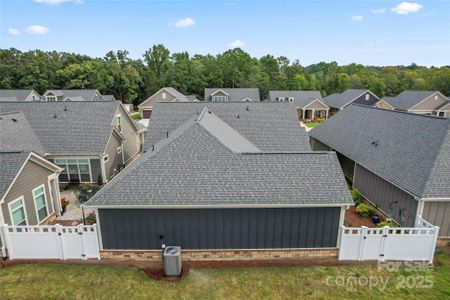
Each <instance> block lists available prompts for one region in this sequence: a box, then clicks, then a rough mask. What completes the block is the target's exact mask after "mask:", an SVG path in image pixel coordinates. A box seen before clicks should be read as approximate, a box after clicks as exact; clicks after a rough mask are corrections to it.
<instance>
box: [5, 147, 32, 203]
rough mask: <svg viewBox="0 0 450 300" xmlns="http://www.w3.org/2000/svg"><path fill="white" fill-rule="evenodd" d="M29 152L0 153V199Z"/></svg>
mask: <svg viewBox="0 0 450 300" xmlns="http://www.w3.org/2000/svg"><path fill="white" fill-rule="evenodd" d="M29 154H30V152H29V151H28V152H0V199H2V198H3V196H4V195H5V193H6V191H7V190H8V188H9V186H10V185H11V183H12V182H13V180H14V178H15V177H16V175H17V173H18V172H19V170H20V168H21V167H22V165H23V164H24V163H25V160H26V159H27V157H28V155H29Z"/></svg>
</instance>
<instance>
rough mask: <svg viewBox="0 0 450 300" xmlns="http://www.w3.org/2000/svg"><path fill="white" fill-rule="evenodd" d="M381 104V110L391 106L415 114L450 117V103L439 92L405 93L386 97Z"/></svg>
mask: <svg viewBox="0 0 450 300" xmlns="http://www.w3.org/2000/svg"><path fill="white" fill-rule="evenodd" d="M380 102H381V103H380V104H379V105H378V106H379V107H381V108H386V107H384V106H390V107H391V108H392V109H394V110H399V111H406V112H410V113H415V114H421V115H430V116H431V115H433V116H439V117H447V118H448V117H450V101H449V100H448V99H447V97H445V96H444V95H443V94H442V93H440V92H437V91H404V92H401V93H400V94H398V95H397V96H395V97H384V98H383V99H382V101H380ZM388 108H389V107H388Z"/></svg>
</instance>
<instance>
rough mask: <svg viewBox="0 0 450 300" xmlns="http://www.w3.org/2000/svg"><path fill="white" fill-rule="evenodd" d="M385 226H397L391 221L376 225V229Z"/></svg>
mask: <svg viewBox="0 0 450 300" xmlns="http://www.w3.org/2000/svg"><path fill="white" fill-rule="evenodd" d="M385 226H389V227H397V226H398V225H397V224H396V223H395V222H392V221H383V222H380V223H378V224H377V227H380V228H381V227H385Z"/></svg>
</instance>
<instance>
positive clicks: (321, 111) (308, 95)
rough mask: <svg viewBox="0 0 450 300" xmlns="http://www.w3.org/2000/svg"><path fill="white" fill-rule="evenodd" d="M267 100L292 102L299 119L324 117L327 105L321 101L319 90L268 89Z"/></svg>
mask: <svg viewBox="0 0 450 300" xmlns="http://www.w3.org/2000/svg"><path fill="white" fill-rule="evenodd" d="M268 100H269V101H275V102H294V103H295V106H296V107H297V111H298V114H299V119H302V120H305V119H306V120H312V119H317V118H318V119H326V118H328V111H329V109H330V108H329V107H328V105H326V104H325V103H324V102H323V99H322V95H321V94H320V91H269V97H268Z"/></svg>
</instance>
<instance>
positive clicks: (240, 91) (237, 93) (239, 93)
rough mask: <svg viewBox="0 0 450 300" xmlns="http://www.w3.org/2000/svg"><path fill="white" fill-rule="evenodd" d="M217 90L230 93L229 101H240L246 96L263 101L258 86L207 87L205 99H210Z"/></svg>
mask: <svg viewBox="0 0 450 300" xmlns="http://www.w3.org/2000/svg"><path fill="white" fill-rule="evenodd" d="M217 91H223V92H225V93H226V94H228V102H240V101H243V100H244V99H246V98H250V99H251V100H252V101H261V98H260V97H259V89H257V88H206V89H205V95H204V100H205V101H210V100H211V94H213V93H215V92H217Z"/></svg>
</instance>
